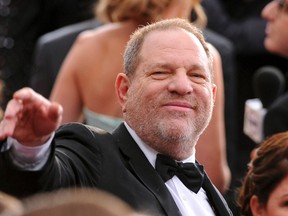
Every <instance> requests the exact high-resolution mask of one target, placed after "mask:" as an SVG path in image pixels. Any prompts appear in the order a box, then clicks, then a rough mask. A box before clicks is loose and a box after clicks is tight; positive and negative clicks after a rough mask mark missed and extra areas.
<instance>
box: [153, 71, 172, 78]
mask: <svg viewBox="0 0 288 216" xmlns="http://www.w3.org/2000/svg"><path fill="white" fill-rule="evenodd" d="M168 75H169V73H168V72H166V71H155V72H153V73H152V74H151V76H152V77H153V78H155V79H163V78H166V77H167V76H168Z"/></svg>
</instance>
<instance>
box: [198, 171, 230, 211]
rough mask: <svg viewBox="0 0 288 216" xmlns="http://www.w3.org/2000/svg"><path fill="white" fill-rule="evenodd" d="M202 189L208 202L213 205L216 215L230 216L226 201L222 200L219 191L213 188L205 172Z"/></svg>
mask: <svg viewBox="0 0 288 216" xmlns="http://www.w3.org/2000/svg"><path fill="white" fill-rule="evenodd" d="M203 189H204V190H205V192H206V194H207V196H208V198H209V202H210V204H211V205H212V206H213V208H214V210H215V213H216V215H217V216H218V215H219V216H232V215H233V214H232V212H231V211H230V209H229V207H228V205H227V203H226V201H225V200H224V198H223V196H222V195H221V193H220V192H219V191H218V190H217V189H216V188H215V186H214V185H213V184H212V182H211V181H210V179H209V177H208V176H207V174H206V173H205V179H204V184H203Z"/></svg>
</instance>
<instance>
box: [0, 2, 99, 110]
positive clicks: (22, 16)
mask: <svg viewBox="0 0 288 216" xmlns="http://www.w3.org/2000/svg"><path fill="white" fill-rule="evenodd" d="M94 3H95V0H29V1H21V0H20V1H19V0H10V1H1V4H0V11H1V12H0V38H2V39H1V40H0V78H1V79H2V80H3V81H4V83H5V88H4V95H3V101H1V107H2V108H3V109H5V107H6V104H7V102H8V100H10V99H11V97H12V94H13V93H14V92H15V91H16V90H18V89H20V88H22V87H24V86H28V82H29V79H30V71H31V64H32V55H33V51H34V46H35V43H36V41H37V39H38V38H39V37H40V36H41V35H43V34H45V33H47V32H50V31H53V30H55V29H58V28H60V27H62V26H65V25H69V24H72V23H77V22H80V21H82V20H87V19H90V18H92V17H94V12H93V4H94Z"/></svg>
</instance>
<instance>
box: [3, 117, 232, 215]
mask: <svg viewBox="0 0 288 216" xmlns="http://www.w3.org/2000/svg"><path fill="white" fill-rule="evenodd" d="M1 145H2V146H0V147H3V146H4V145H3V143H2V144H1ZM52 148H53V149H52V154H51V155H50V157H49V160H48V161H47V163H46V165H45V166H44V168H43V169H42V170H41V171H35V172H27V171H20V170H17V169H16V168H14V167H13V165H12V163H11V162H10V161H9V151H4V152H2V153H1V154H0V173H1V178H0V190H2V191H4V192H6V193H10V194H12V195H15V196H17V197H25V196H28V195H30V194H33V193H37V192H42V191H51V190H54V189H58V188H63V187H78V186H79V187H96V188H98V189H102V190H105V191H107V192H110V193H112V194H114V195H116V196H118V197H120V198H121V199H123V200H124V201H126V202H127V203H128V204H130V205H131V206H132V207H134V208H135V209H137V210H139V211H143V212H146V213H150V214H152V215H170V216H177V215H181V214H180V212H179V210H178V208H177V206H176V204H175V202H174V200H173V198H172V196H171V195H170V193H169V190H168V189H167V188H166V186H165V183H164V182H163V180H162V179H161V177H160V176H159V175H158V173H157V172H156V171H155V169H154V168H153V167H152V166H151V164H150V163H149V161H148V160H147V158H146V157H145V155H144V154H143V152H142V151H141V150H140V148H139V147H138V145H137V144H136V143H135V141H134V140H133V138H132V137H131V136H130V134H129V133H128V131H127V129H126V127H125V126H124V124H121V125H120V126H119V127H118V128H117V129H116V130H115V131H114V132H113V133H112V134H109V133H106V132H104V131H102V130H100V129H97V128H93V127H90V126H84V125H82V124H77V123H71V124H66V125H64V126H62V127H60V128H59V129H58V130H57V132H56V135H55V138H54V140H53V145H52ZM0 149H1V148H0ZM2 151H3V149H2ZM203 188H204V190H205V191H206V193H207V195H208V198H209V201H210V203H211V205H212V207H213V208H214V210H215V212H216V215H221V216H222V215H223V216H226V215H232V213H231V212H230V210H229V208H228V206H227V204H226V202H225V200H224V199H223V198H222V196H221V194H220V193H219V192H218V191H217V189H216V188H215V187H214V186H213V184H212V183H211V182H210V180H209V178H208V177H207V176H206V178H205V181H204V186H203Z"/></svg>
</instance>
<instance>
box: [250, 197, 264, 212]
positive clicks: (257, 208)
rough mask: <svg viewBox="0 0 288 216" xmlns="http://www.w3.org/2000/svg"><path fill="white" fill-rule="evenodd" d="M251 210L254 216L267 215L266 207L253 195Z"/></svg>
mask: <svg viewBox="0 0 288 216" xmlns="http://www.w3.org/2000/svg"><path fill="white" fill-rule="evenodd" d="M250 208H251V212H252V215H253V216H261V215H264V213H265V206H264V205H263V204H262V203H260V201H259V198H258V197H257V196H256V195H253V196H252V197H251V199H250Z"/></svg>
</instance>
